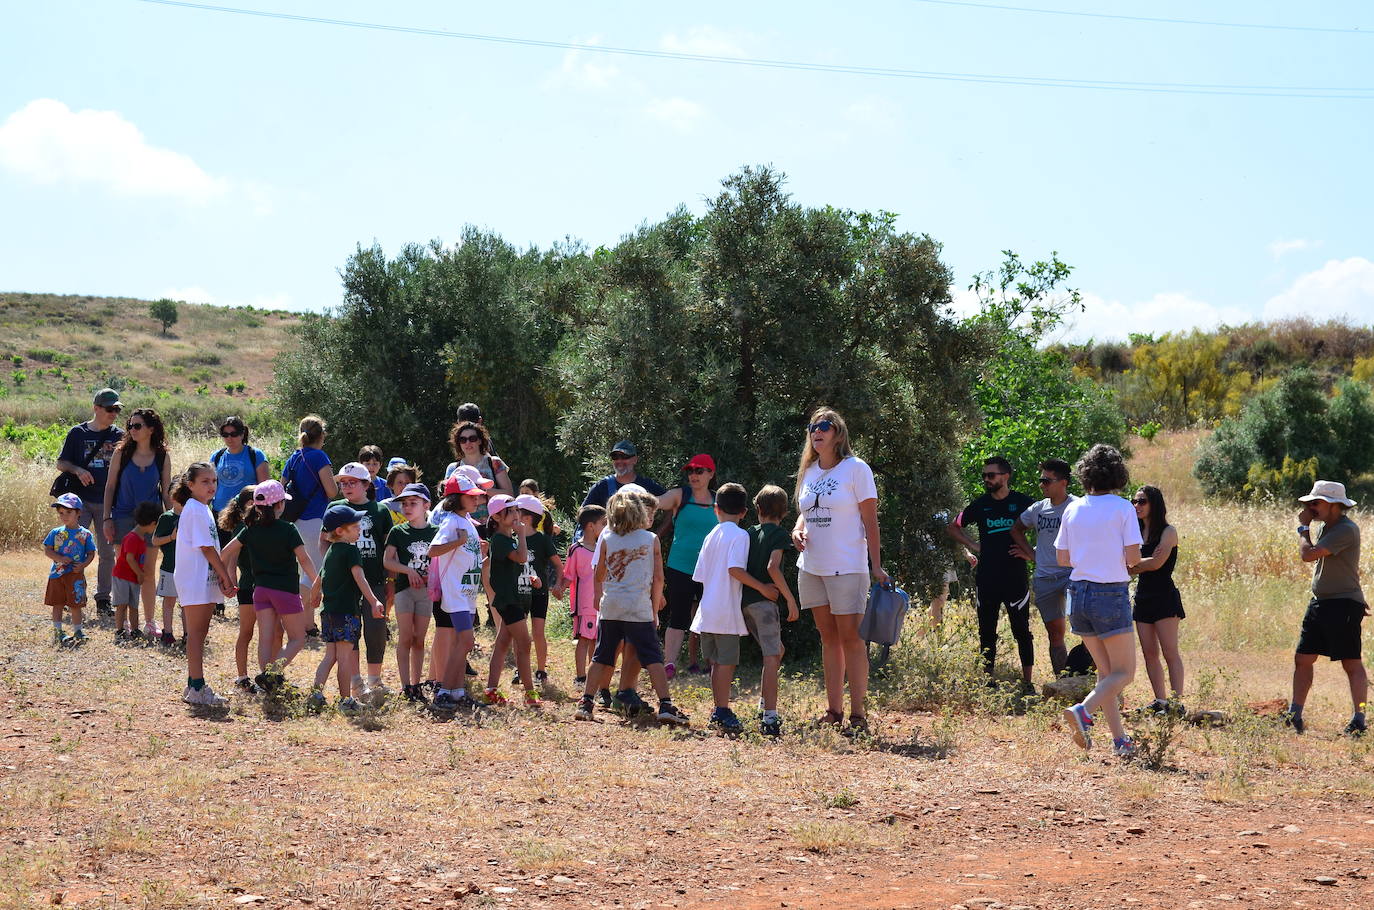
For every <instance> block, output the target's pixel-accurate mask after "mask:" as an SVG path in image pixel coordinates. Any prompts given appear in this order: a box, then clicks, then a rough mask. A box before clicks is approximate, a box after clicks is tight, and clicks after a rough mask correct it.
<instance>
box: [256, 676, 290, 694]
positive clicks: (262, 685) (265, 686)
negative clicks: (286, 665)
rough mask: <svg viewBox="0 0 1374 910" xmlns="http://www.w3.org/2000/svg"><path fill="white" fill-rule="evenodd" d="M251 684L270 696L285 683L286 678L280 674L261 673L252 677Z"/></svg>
mask: <svg viewBox="0 0 1374 910" xmlns="http://www.w3.org/2000/svg"><path fill="white" fill-rule="evenodd" d="M253 682H254V683H255V684H256V685H257V687H258V688H259V689H261V690H262V691H264V692H266V693H268V694H269V695H270V694H271V693H273V692H276V691H277V690H278V689H280V688H281V687H282V684H283V683H285V682H286V677H285V676H282V675H281V674H280V673H273V672H271V671H263V672H262V673H259V674H258V675H257V676H254V677H253Z"/></svg>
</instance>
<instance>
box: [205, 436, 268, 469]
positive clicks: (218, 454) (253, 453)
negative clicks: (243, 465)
mask: <svg viewBox="0 0 1374 910" xmlns="http://www.w3.org/2000/svg"><path fill="white" fill-rule="evenodd" d="M243 447H244V448H245V449H247V450H248V470H249V471H252V472H253V476H254V477H256V476H257V473H258V450H257V449H255V448H253V447H252V446H250V445H248V444H247V443H244V446H243ZM228 452H229V449H228V448H225V447H221V448H219V449H217V450H215V454H213V455H211V456H210V464H212V465H214V466H215V470H216V471H218V470H219V463H220V462H221V461H223V460H224V456H225V455H227V454H228Z"/></svg>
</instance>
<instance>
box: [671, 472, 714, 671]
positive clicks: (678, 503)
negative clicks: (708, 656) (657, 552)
mask: <svg viewBox="0 0 1374 910" xmlns="http://www.w3.org/2000/svg"><path fill="white" fill-rule="evenodd" d="M682 470H683V473H684V474H686V475H687V483H686V484H685V485H683V486H680V487H677V488H675V489H672V490H669V491H668V492H667V493H664V494H663V495H662V496H660V497H658V508H659V510H660V511H663V512H666V513H668V515H669V517H670V518H671V520H672V523H673V525H672V534H673V537H672V541H671V546H670V549H669V550H668V559H667V560H666V562H665V569H664V573H663V593H664V596H665V597H666V598H667V601H668V609H667V611H666V612H667V614H668V630H667V631H666V632H664V633H663V670H664V672H665V673H667V674H668V678H669V679H672V678H673V677H674V676H675V675H676V674H677V657H678V653H679V652H681V650H682V640H683V639H684V638H685V637H686V636H687V630H688V629H689V628H691V626H692V617H693V616H695V615H696V612H697V605H698V604H700V603H701V582H699V581H693V580H692V573H693V572H695V571H696V568H697V556H698V555H699V554H700V553H701V545H702V543H704V542H705V540H706V535H707V534H710V533H711V531H712V529H714V528H715V526H716V524H717V523H718V520H717V519H716V494H715V491H714V489H713V488H714V487H715V483H716V460H715V459H714V458H712V457H711V456H710V455H707V454H705V453H703V454H700V455H693V456H692V459H691V460H690V461H688V462H687V464H686V465H684V466H683V468H682ZM696 644H697V638H696V636H692V642H691V647H689V648H688V655H689V657H690V659H691V661H692V664H691V666H689V667H688V668H687V672H688V673H709V672H710V668H709V667H701V666H698V665H697V648H696Z"/></svg>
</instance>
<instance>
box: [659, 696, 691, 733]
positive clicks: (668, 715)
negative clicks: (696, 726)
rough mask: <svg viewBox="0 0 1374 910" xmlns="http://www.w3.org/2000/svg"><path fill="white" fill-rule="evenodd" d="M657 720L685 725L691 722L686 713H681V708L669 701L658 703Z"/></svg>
mask: <svg viewBox="0 0 1374 910" xmlns="http://www.w3.org/2000/svg"><path fill="white" fill-rule="evenodd" d="M658 720H659V722H660V723H665V724H676V725H678V726H680V727H685V726H687V725H688V724H690V723H691V721H690V720H688V718H687V715H686V714H684V713H682V709H681V708H679V707H678V706H677V705H675V704H673V703H672V702H670V701H661V702H659V703H658Z"/></svg>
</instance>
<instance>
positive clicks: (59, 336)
mask: <svg viewBox="0 0 1374 910" xmlns="http://www.w3.org/2000/svg"><path fill="white" fill-rule="evenodd" d="M149 302H150V301H147V300H137V299H134V298H129V297H92V296H80V295H58V294H28V293H14V292H0V357H3V358H4V361H5V369H4V370H3V372H0V422H3V421H4V420H5V419H7V418H8V419H13V420H15V421H16V422H20V423H47V422H49V421H50V420H67V419H68V418H70V417H73V416H76V415H79V414H80V413H81V412H82V411H84V410H86V409H87V408H89V406H90V402H89V397H88V396H89V395H90V393H91V392H92V391H93V390H95V389H98V388H101V387H103V386H106V385H108V386H112V387H114V388H116V389H119V390H120V392H121V393H122V395H123V397H124V400H125V401H126V402H128V403H130V404H132V405H134V406H138V405H143V404H148V405H151V406H153V407H157V408H158V409H159V410H162V411H167V412H168V413H171V414H177V413H179V412H187V411H189V412H205V411H210V410H214V411H221V412H224V411H226V410H227V411H233V410H239V409H244V406H245V405H250V406H251V405H252V404H254V403H256V401H258V400H260V399H262V398H264V397H265V396H266V394H267V392H268V388H269V386H270V385H271V382H272V364H273V361H274V359H275V358H276V356H277V354H278V352H279V351H281V349H282V348H283V347H284V346H286V345H287V344H289V343H290V335H289V333H288V329H290V328H291V326H293V325H296V324H297V323H298V322H299V320H300V318H301V317H300V315H299V314H296V313H289V312H283V311H276V310H272V311H269V310H257V309H254V308H252V307H220V306H211V305H207V304H188V303H178V304H177V310H178V319H177V322H176V324H175V325H173V326H171V327H170V328H169V329H168V330H167V333H166V335H164V334H162V327H161V324H160V323H159V322H158V321H157V320H155V319H153V318H152V317H151V316H149V315H148V304H149ZM240 383H241V384H242V385H240ZM228 399H232V400H233V402H234V403H235V406H229V407H226V406H228V405H229V404H230V402H229V401H228Z"/></svg>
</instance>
